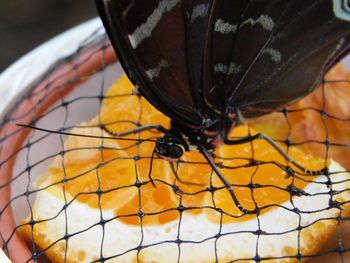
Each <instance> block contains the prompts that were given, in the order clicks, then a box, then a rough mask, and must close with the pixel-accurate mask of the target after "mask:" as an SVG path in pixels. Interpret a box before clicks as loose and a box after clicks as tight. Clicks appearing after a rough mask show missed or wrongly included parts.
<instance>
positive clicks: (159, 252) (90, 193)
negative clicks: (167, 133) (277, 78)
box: [21, 76, 350, 262]
mask: <svg viewBox="0 0 350 263" xmlns="http://www.w3.org/2000/svg"><path fill="white" fill-rule="evenodd" d="M132 90H133V87H132V85H131V83H130V82H129V81H128V80H127V78H126V77H125V76H124V77H123V78H122V79H121V80H119V81H118V82H117V83H116V84H115V85H113V87H112V88H111V89H110V90H109V91H108V93H107V95H106V99H105V101H104V103H103V105H102V107H101V110H100V112H99V114H98V116H97V117H96V118H94V119H93V120H92V121H90V122H88V123H83V124H81V125H80V127H79V128H75V129H73V130H72V132H73V133H81V134H85V135H94V136H109V137H111V135H110V134H108V133H106V132H105V131H104V130H103V129H101V127H100V125H99V124H100V123H104V124H105V126H106V127H107V128H108V129H109V130H111V131H113V132H116V133H122V132H128V131H130V130H132V129H135V128H136V127H138V126H140V125H148V124H160V125H163V126H165V127H169V119H168V118H166V117H165V116H163V115H162V114H161V113H160V112H158V111H157V110H156V109H154V108H153V107H152V106H151V105H150V104H149V103H148V102H147V101H145V100H144V99H143V98H142V97H139V96H137V95H133V94H132ZM126 120H127V121H126ZM255 133H257V131H255V130H254V129H251V128H249V127H248V126H241V127H236V128H235V129H233V131H232V133H231V134H230V137H235V138H236V137H244V136H247V135H254V134H255ZM160 135H161V134H160V133H159V132H156V131H153V130H148V131H143V132H141V133H135V134H131V135H128V136H124V137H123V138H133V139H149V138H153V139H155V138H157V137H158V136H160ZM154 146H155V144H154V142H150V141H146V142H140V143H136V144H135V141H125V140H118V139H117V138H116V139H115V140H109V139H108V140H106V139H98V138H86V137H77V136H74V137H73V136H72V137H68V139H67V141H66V142H65V146H64V151H62V154H60V155H58V156H57V157H56V158H55V159H54V160H53V163H52V165H51V166H50V168H49V169H48V171H47V172H46V173H45V174H43V175H42V176H41V177H40V179H39V180H38V181H37V185H36V189H37V191H38V192H37V198H36V201H35V204H34V206H33V209H32V213H31V215H30V216H29V217H28V218H27V219H26V220H24V225H23V226H22V227H21V232H22V233H23V234H24V235H25V237H26V238H27V239H29V240H33V241H34V242H35V243H36V244H37V246H38V247H39V248H40V249H41V250H42V251H44V252H45V253H46V254H47V256H48V257H49V258H50V259H51V260H52V261H53V262H64V261H65V258H66V261H67V262H91V261H96V260H100V261H101V260H104V261H108V262H179V261H180V262H215V261H219V262H227V261H233V260H237V262H239V260H241V261H242V262H243V261H244V262H247V261H248V262H249V261H254V260H255V259H257V257H260V258H261V259H262V260H264V259H265V260H266V261H268V262H272V261H269V259H271V258H273V257H275V258H276V262H294V261H295V260H297V259H296V257H297V256H298V255H300V254H302V255H306V256H308V255H313V254H314V253H316V252H317V251H318V250H319V248H320V246H321V245H322V244H323V243H324V242H325V241H326V239H327V238H328V236H329V235H330V234H331V233H333V232H334V231H335V228H336V226H337V222H336V220H334V218H336V217H338V216H340V215H342V216H344V215H346V214H347V213H348V207H347V205H345V204H343V202H344V203H346V202H347V201H348V200H350V192H349V191H345V189H349V188H350V175H349V173H346V172H344V169H343V168H342V167H341V166H340V165H338V164H337V163H336V162H334V161H332V160H328V161H326V160H324V159H322V158H320V157H314V156H313V155H310V154H306V153H305V152H303V151H302V150H300V149H299V148H296V147H289V148H286V147H285V146H284V145H283V144H280V147H281V148H284V150H285V151H287V152H288V154H289V155H290V156H291V157H292V158H293V159H294V160H295V161H296V162H298V163H300V164H301V165H302V166H303V167H305V168H307V169H310V170H321V169H323V168H325V167H328V170H329V171H330V172H329V174H327V175H319V176H310V175H307V174H305V173H304V172H303V171H301V170H299V169H298V168H297V167H295V165H294V164H292V163H290V162H288V161H287V160H286V159H285V158H284V157H283V156H281V154H280V153H279V152H278V151H277V150H276V149H275V148H274V147H272V146H271V145H270V144H269V143H268V142H266V141H265V140H263V139H259V140H255V141H253V142H251V143H245V144H240V145H231V146H228V145H222V146H219V147H218V148H217V149H216V151H215V156H216V158H215V162H216V163H217V165H218V166H219V167H220V169H221V171H222V173H223V174H224V176H225V177H226V178H227V179H228V180H229V181H230V183H231V184H233V188H234V192H235V194H236V196H237V198H238V200H239V201H240V203H241V204H242V205H243V206H244V207H246V208H247V209H255V208H258V209H259V214H258V215H244V214H242V212H241V211H239V210H238V209H237V208H236V207H235V206H234V204H233V202H232V199H231V197H230V195H229V193H228V191H227V189H226V188H225V187H224V186H223V184H222V182H221V181H220V180H219V178H218V176H217V175H216V174H215V173H213V171H212V169H211V167H210V165H208V163H207V162H206V161H205V159H204V158H203V156H201V155H200V154H199V153H197V152H186V153H185V154H184V155H183V156H182V157H181V160H180V161H179V162H177V163H169V162H167V161H165V160H163V159H159V158H157V157H155V158H151V157H152V153H153V149H154ZM151 166H152V169H151V168H150V167H151ZM290 168H291V169H290ZM291 171H294V173H292V172H291ZM150 176H151V177H152V179H153V184H154V185H153V184H152V182H151V180H150ZM327 182H328V184H327ZM329 183H333V184H332V188H331V189H330V188H328V187H327V185H329ZM330 191H332V193H333V196H332V200H331V201H333V202H334V203H336V202H335V201H337V202H339V204H340V205H339V206H338V207H333V208H332V207H330V206H329V204H330V195H329V192H330ZM306 193H307V194H306ZM337 204H338V203H337ZM315 240H316V241H315ZM281 257H284V258H283V260H281V261H279V260H278V258H281Z"/></svg>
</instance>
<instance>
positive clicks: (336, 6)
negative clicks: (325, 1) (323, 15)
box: [333, 0, 350, 22]
mask: <svg viewBox="0 0 350 263" xmlns="http://www.w3.org/2000/svg"><path fill="white" fill-rule="evenodd" d="M333 13H334V15H335V16H336V17H338V18H340V19H342V20H345V21H349V22H350V6H349V3H348V1H347V0H333Z"/></svg>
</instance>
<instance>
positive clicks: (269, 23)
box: [241, 15, 275, 31]
mask: <svg viewBox="0 0 350 263" xmlns="http://www.w3.org/2000/svg"><path fill="white" fill-rule="evenodd" d="M247 24H250V25H252V26H254V25H256V24H260V25H261V27H262V28H263V29H265V30H267V31H271V30H272V29H273V27H274V25H275V23H274V22H273V20H272V18H271V17H270V16H268V15H261V16H259V18H258V19H253V18H248V19H247V20H245V21H244V22H243V23H242V24H241V27H242V26H244V25H247Z"/></svg>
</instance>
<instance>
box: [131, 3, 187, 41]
mask: <svg viewBox="0 0 350 263" xmlns="http://www.w3.org/2000/svg"><path fill="white" fill-rule="evenodd" d="M180 2H181V0H163V1H160V2H159V4H158V6H157V8H156V9H154V11H153V13H152V14H151V15H150V16H149V17H148V18H147V21H146V22H145V23H144V24H142V25H140V26H139V27H138V28H136V29H135V31H134V32H133V33H132V34H131V35H129V39H130V43H131V45H132V47H133V48H136V47H137V46H138V45H139V44H140V43H141V42H142V41H143V40H144V39H146V38H148V37H150V36H151V34H152V31H153V29H154V28H155V27H156V26H157V24H158V23H159V21H160V20H161V18H162V16H163V14H164V13H166V12H169V11H171V10H172V9H173V8H174V7H175V6H176V5H177V4H178V3H180Z"/></svg>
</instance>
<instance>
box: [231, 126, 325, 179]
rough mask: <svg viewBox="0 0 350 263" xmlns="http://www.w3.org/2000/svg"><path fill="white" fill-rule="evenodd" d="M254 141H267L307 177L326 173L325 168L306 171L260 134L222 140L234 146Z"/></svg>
mask: <svg viewBox="0 0 350 263" xmlns="http://www.w3.org/2000/svg"><path fill="white" fill-rule="evenodd" d="M256 139H264V140H265V141H267V142H268V143H269V144H270V145H271V146H272V147H273V148H275V149H276V150H277V151H278V152H279V153H280V154H281V155H282V156H283V157H284V158H285V159H286V160H287V161H288V162H290V163H291V164H293V165H294V166H296V167H297V168H298V169H299V170H301V171H303V172H304V173H305V174H309V175H312V176H314V175H322V174H325V173H326V172H327V167H326V168H323V169H321V170H318V171H312V170H309V169H306V168H305V167H303V166H302V165H300V164H299V163H297V162H296V161H294V159H293V158H292V157H290V156H289V155H288V154H287V153H286V152H285V151H283V150H282V149H281V147H280V146H278V144H277V143H276V142H274V141H273V140H272V139H271V138H269V137H267V136H265V135H264V134H262V133H258V134H256V135H253V136H247V137H245V138H242V139H237V140H229V139H226V140H224V143H225V144H228V145H235V144H242V143H247V142H251V141H254V140H256Z"/></svg>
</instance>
